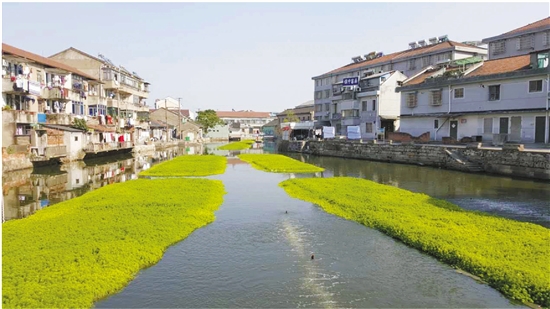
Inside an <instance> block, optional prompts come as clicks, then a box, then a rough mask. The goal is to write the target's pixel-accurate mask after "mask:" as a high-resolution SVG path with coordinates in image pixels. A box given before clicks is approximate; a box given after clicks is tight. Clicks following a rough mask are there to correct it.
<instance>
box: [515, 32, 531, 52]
mask: <svg viewBox="0 0 550 309" xmlns="http://www.w3.org/2000/svg"><path fill="white" fill-rule="evenodd" d="M534 41H535V40H534V35H532V34H528V35H523V36H520V37H519V38H517V39H516V48H517V50H526V49H531V47H534V43H535V42H534Z"/></svg>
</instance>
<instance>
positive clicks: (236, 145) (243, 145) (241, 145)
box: [218, 139, 255, 150]
mask: <svg viewBox="0 0 550 309" xmlns="http://www.w3.org/2000/svg"><path fill="white" fill-rule="evenodd" d="M254 143H255V141H254V140H250V139H246V140H242V141H239V142H233V143H229V144H227V145H223V146H220V147H218V149H219V150H244V149H249V148H250V146H252V144H254Z"/></svg>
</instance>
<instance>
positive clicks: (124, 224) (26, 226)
mask: <svg viewBox="0 0 550 309" xmlns="http://www.w3.org/2000/svg"><path fill="white" fill-rule="evenodd" d="M224 194H225V189H224V186H223V184H222V182H221V181H219V180H208V179H175V178H171V179H156V180H149V179H137V180H132V181H128V182H124V183H117V184H112V185H108V186H105V187H102V188H100V189H98V190H95V191H91V192H88V193H86V194H84V195H82V196H80V197H77V198H74V199H71V200H68V201H65V202H61V203H58V204H56V205H53V206H50V207H47V208H45V209H42V210H40V211H39V212H37V213H36V214H34V215H32V216H30V217H28V218H25V219H21V220H10V221H8V222H5V223H4V224H2V246H3V248H2V305H3V307H4V308H83V307H92V305H93V303H94V301H97V300H100V299H102V298H104V297H106V296H108V295H111V294H114V293H116V292H118V291H119V290H121V289H122V288H124V287H125V286H126V284H128V282H130V281H131V280H132V279H133V278H134V276H135V275H136V274H137V273H138V272H139V270H140V269H142V268H145V267H148V266H151V265H153V264H155V263H157V262H158V261H159V260H160V259H161V258H162V256H163V254H164V251H165V250H166V249H167V247H168V246H170V245H172V244H174V243H177V242H179V241H181V240H182V239H184V238H186V237H187V236H188V235H189V234H191V232H193V231H194V230H195V229H198V228H200V227H202V226H204V225H206V224H208V223H210V222H212V221H214V211H215V210H217V209H218V207H219V206H220V205H221V204H222V202H223V195H224Z"/></svg>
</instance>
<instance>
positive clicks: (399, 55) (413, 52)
mask: <svg viewBox="0 0 550 309" xmlns="http://www.w3.org/2000/svg"><path fill="white" fill-rule="evenodd" d="M453 47H469V48H476V47H475V46H472V45H468V44H463V43H458V42H454V41H445V42H441V43H438V44H433V45H427V46H424V47H418V48H415V49H408V50H404V51H400V52H396V53H393V54H389V55H385V56H382V57H379V58H375V59H372V60H365V61H362V62H359V63H351V64H348V65H346V66H343V67H341V68H338V69H335V70H332V71H330V72H328V73H325V74H332V73H338V72H342V71H347V70H351V69H357V68H362V67H368V66H372V65H375V64H378V63H383V62H387V61H390V60H391V61H394V60H400V59H404V58H408V57H412V56H418V55H422V54H427V53H432V52H437V51H440V50H444V49H451V48H453ZM325 74H322V75H325Z"/></svg>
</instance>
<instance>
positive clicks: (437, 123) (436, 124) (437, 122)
mask: <svg viewBox="0 0 550 309" xmlns="http://www.w3.org/2000/svg"><path fill="white" fill-rule="evenodd" d="M437 128H439V119H434V129H437Z"/></svg>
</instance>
